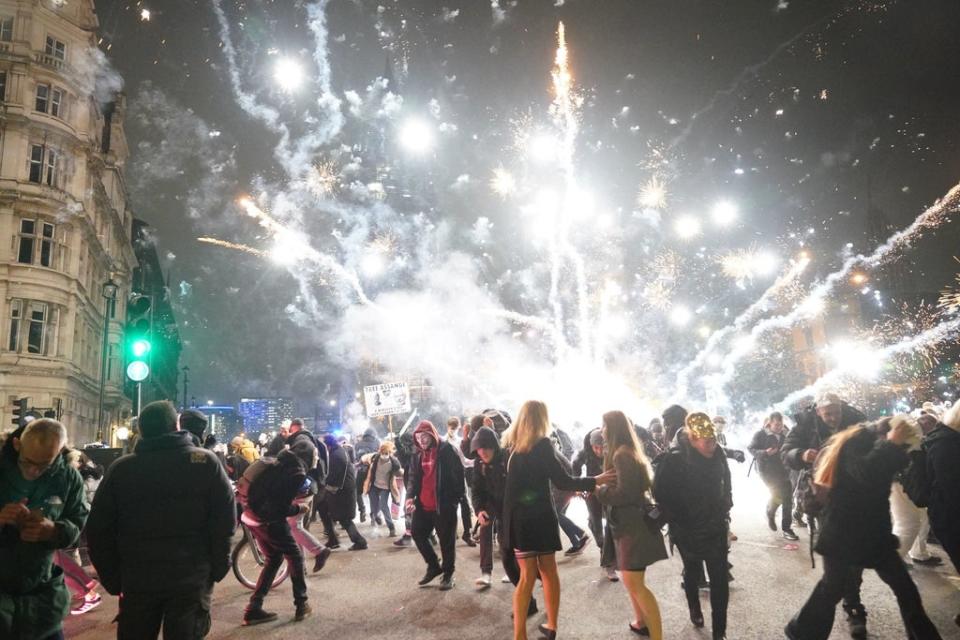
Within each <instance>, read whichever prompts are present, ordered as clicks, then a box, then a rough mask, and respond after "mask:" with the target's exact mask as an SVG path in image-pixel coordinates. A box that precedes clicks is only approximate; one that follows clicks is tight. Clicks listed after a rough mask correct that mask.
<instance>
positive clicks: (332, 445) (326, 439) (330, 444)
mask: <svg viewBox="0 0 960 640" xmlns="http://www.w3.org/2000/svg"><path fill="white" fill-rule="evenodd" d="M323 444H325V445H327V449H328V450H330V451H336V450H337V449H340V448H341V447H340V442H339V441H338V440H337V436H335V435H333V434H332V433H328V434H327V435H325V436H323Z"/></svg>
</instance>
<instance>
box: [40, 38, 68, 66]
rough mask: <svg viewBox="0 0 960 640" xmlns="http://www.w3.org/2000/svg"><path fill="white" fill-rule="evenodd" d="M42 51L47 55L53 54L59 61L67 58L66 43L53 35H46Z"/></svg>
mask: <svg viewBox="0 0 960 640" xmlns="http://www.w3.org/2000/svg"><path fill="white" fill-rule="evenodd" d="M43 51H44V53H46V54H47V55H48V56H53V57H54V58H56V59H57V60H60V61H61V62H63V61H64V60H66V59H67V45H65V44H63V43H62V42H60V41H59V40H57V39H56V38H54V37H53V36H47V45H46V47H45V48H44V50H43Z"/></svg>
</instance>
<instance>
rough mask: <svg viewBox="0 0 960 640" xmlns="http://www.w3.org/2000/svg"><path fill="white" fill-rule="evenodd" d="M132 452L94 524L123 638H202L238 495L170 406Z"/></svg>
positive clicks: (94, 543) (152, 410)
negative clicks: (180, 428) (115, 597)
mask: <svg viewBox="0 0 960 640" xmlns="http://www.w3.org/2000/svg"><path fill="white" fill-rule="evenodd" d="M139 425H140V433H141V436H142V437H141V439H140V441H139V442H138V443H137V446H136V450H135V451H134V453H132V454H129V455H126V456H123V457H122V458H120V459H119V460H117V461H116V462H114V463H113V464H112V465H111V466H110V468H109V469H108V470H107V474H106V476H105V477H104V479H103V482H102V483H101V484H100V487H99V488H98V489H97V494H96V497H95V498H94V501H93V508H92V509H91V511H90V519H89V520H88V521H87V530H86V531H87V542H88V545H89V548H90V559H91V560H92V561H93V565H94V566H95V567H96V569H97V573H98V574H99V576H100V582H101V583H102V584H103V587H104V588H105V589H106V590H107V591H108V592H110V593H111V594H113V595H120V594H121V593H122V594H123V598H122V599H121V601H120V616H119V626H118V629H117V635H118V637H119V638H138V639H139V638H144V639H147V638H156V637H157V635H158V634H159V633H160V628H161V625H162V627H163V633H164V637H167V638H191V639H192V638H202V637H204V636H205V635H206V634H207V632H208V631H209V630H210V595H211V592H212V591H213V584H214V583H215V582H219V581H220V580H222V579H223V577H224V576H225V575H226V574H227V570H228V568H229V566H230V539H231V537H232V535H233V530H234V527H235V525H236V517H237V514H236V510H235V507H234V500H233V488H232V487H231V485H230V481H229V480H228V479H227V475H226V472H225V471H224V469H223V466H222V465H221V464H220V462H219V461H218V460H217V458H216V456H214V455H213V453H211V452H210V451H207V450H205V449H200V448H198V447H195V446H193V440H192V438H191V434H190V433H188V432H184V431H177V413H176V410H175V409H174V408H173V405H172V404H170V403H169V402H167V401H160V402H152V403H150V404H148V405H147V406H146V407H144V408H143V411H142V412H141V413H140V418H139Z"/></svg>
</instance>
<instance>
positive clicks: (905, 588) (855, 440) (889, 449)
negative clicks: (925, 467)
mask: <svg viewBox="0 0 960 640" xmlns="http://www.w3.org/2000/svg"><path fill="white" fill-rule="evenodd" d="M884 428H888V429H889V430H888V431H886V433H883V429H884ZM917 438H918V434H917V432H916V429H915V427H914V426H913V424H912V423H911V422H910V420H909V418H908V417H907V416H895V417H894V418H893V419H891V420H890V421H889V425H888V427H885V426H884V425H882V424H881V425H870V426H863V425H860V426H856V427H853V428H850V429H846V430H844V431H842V432H840V433H838V434H836V435H834V436H832V437H831V438H830V440H829V441H828V442H827V445H826V447H825V448H824V450H823V452H822V453H821V454H820V456H819V457H818V459H817V463H816V468H815V470H814V482H816V484H817V485H818V486H820V487H823V488H824V489H825V490H826V492H827V497H826V503H825V507H824V510H823V518H822V519H823V528H822V530H821V532H820V537H819V539H818V540H817V544H816V550H817V552H818V553H819V554H820V555H821V556H823V576H822V577H821V578H820V581H819V582H818V583H817V586H816V587H814V589H813V592H812V593H811V594H810V597H809V598H808V599H807V601H806V603H805V604H804V605H803V607H802V608H801V609H800V611H799V612H798V613H797V614H796V615H795V616H794V617H793V619H792V620H790V622H788V623H787V626H786V627H785V629H784V633H785V634H786V636H787V637H788V638H790V640H827V638H829V636H830V631H831V630H832V629H833V618H834V614H835V612H836V607H837V603H839V602H840V600H841V598H842V596H843V594H844V591H845V589H846V587H847V585H848V576H849V575H851V574H854V573H857V574H862V573H863V569H865V568H870V569H874V570H875V571H876V572H877V575H878V576H879V577H880V579H881V580H883V581H884V582H885V583H886V584H887V586H889V587H890V588H891V589H892V590H893V593H894V595H895V596H896V598H897V604H898V605H899V608H900V615H901V617H902V618H903V624H904V628H905V630H906V635H905V637H907V638H911V639H912V640H940V637H941V636H940V634H939V632H938V631H937V629H936V627H934V626H933V623H932V622H931V621H930V618H929V617H927V614H926V611H924V608H923V602H922V601H921V599H920V592H919V591H918V590H917V586H916V585H915V584H914V582H913V580H912V579H911V578H910V574H909V573H908V572H907V567H906V565H905V564H904V563H903V561H902V560H901V559H900V555H899V554H898V553H897V547H898V541H897V538H896V537H895V536H894V535H893V533H892V529H893V523H892V522H891V519H890V485H891V484H892V483H893V479H894V477H895V476H896V474H897V473H898V472H900V471H901V470H903V469H904V468H906V466H907V463H908V462H909V458H908V456H907V451H906V450H907V447H908V446H909V445H910V442H911V440H915V439H917Z"/></svg>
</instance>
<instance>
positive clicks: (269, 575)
mask: <svg viewBox="0 0 960 640" xmlns="http://www.w3.org/2000/svg"><path fill="white" fill-rule="evenodd" d="M298 453H299V454H300V455H302V456H303V458H301V457H300V455H298ZM307 455H309V456H310V457H309V458H307ZM316 455H317V453H316V449H312V450H309V449H307V448H306V447H299V446H298V447H297V451H296V453H295V452H294V451H293V450H290V449H282V450H281V451H280V452H279V453H278V454H277V457H276V458H271V457H264V458H260V459H259V460H257V461H256V462H254V463H253V464H252V465H250V467H249V468H247V470H246V471H245V472H244V474H243V477H242V478H240V482H239V483H238V484H237V497H238V498H239V500H240V504H241V505H243V516H242V517H241V518H242V520H243V523H244V524H246V525H247V527H249V529H250V533H251V534H252V535H253V537H254V538H255V539H256V541H257V545H258V546H259V548H260V550H261V551H262V552H263V555H264V556H265V561H264V565H263V569H262V570H261V572H260V577H259V579H258V580H257V586H256V589H254V592H253V595H251V596H250V602H249V604H248V605H247V608H246V610H245V611H244V613H243V625H244V626H250V625H255V624H262V623H264V622H272V621H273V620H276V619H277V614H276V613H273V612H269V611H265V610H264V608H263V600H264V598H266V596H267V594H268V593H269V592H270V587H271V586H272V585H273V580H274V578H275V577H276V575H277V571H278V570H279V569H280V565H281V564H282V563H283V561H284V560H286V562H287V566H288V567H289V569H290V581H291V584H292V586H293V602H294V606H295V607H296V613H295V615H294V620H296V621H298V622H299V621H301V620H303V619H304V618H306V617H307V616H308V615H310V613H311V611H312V610H311V608H310V605H309V604H307V581H306V575H305V571H306V570H305V568H304V565H303V551H302V550H301V549H300V545H299V544H297V541H296V540H295V539H294V537H293V533H292V531H291V529H290V519H291V518H293V517H302V516H303V515H304V514H306V513H307V512H308V511H309V506H308V505H307V504H305V503H300V502H296V498H297V497H298V496H301V495H303V494H304V493H306V492H307V491H308V489H309V487H310V479H309V478H308V476H307V470H308V469H309V468H310V467H311V466H312V465H313V464H315V457H316Z"/></svg>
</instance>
